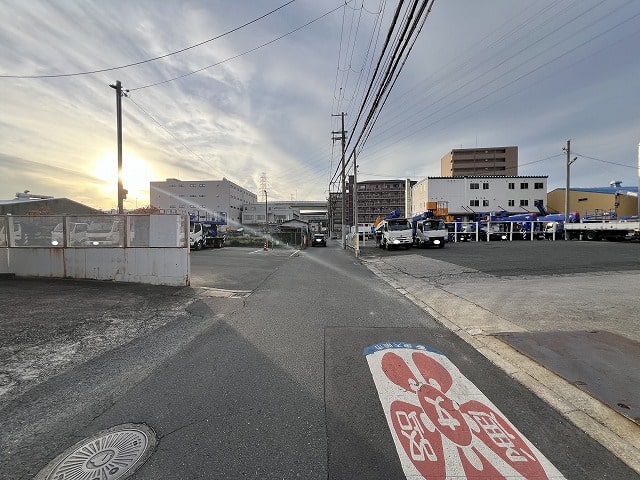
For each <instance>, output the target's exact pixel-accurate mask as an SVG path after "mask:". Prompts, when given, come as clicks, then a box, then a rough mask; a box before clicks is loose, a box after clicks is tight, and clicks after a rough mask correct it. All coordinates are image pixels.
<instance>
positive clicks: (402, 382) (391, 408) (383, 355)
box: [364, 342, 564, 480]
mask: <svg viewBox="0 0 640 480" xmlns="http://www.w3.org/2000/svg"><path fill="white" fill-rule="evenodd" d="M364 354H365V355H366V357H367V362H368V363H369V369H370V370H371V374H372V376H373V380H374V382H375V384H376V388H377V390H378V396H379V397H380V402H381V403H382V407H383V409H384V412H385V416H386V418H387V423H388V425H389V429H390V430H391V434H392V436H393V439H394V442H395V445H396V450H397V452H398V456H399V458H400V462H401V464H402V468H403V470H404V473H405V475H406V476H407V478H411V479H419V478H424V479H427V480H444V479H445V478H446V479H453V478H455V479H480V478H482V479H492V480H493V479H497V480H501V479H505V480H506V479H509V480H511V479H514V478H520V479H527V480H534V479H535V480H558V479H564V477H563V476H562V474H561V473H560V472H559V471H558V470H557V469H556V468H555V467H554V466H553V465H552V464H551V462H549V461H548V460H547V459H546V458H545V457H544V456H543V455H542V453H540V451H538V450H537V449H536V448H535V447H534V446H533V444H531V442H529V441H528V440H527V439H526V438H525V437H524V436H523V435H522V434H521V433H520V432H519V431H518V430H517V429H516V428H515V427H514V426H513V424H512V423H511V422H509V420H508V419H507V418H506V417H505V416H504V415H503V414H502V413H501V412H500V410H498V408H497V407H496V406H495V405H494V404H493V403H491V401H490V400H489V399H488V398H487V397H486V396H485V395H484V394H483V393H482V392H481V391H480V390H479V389H478V388H477V387H476V386H475V385H474V384H473V383H471V382H470V381H469V380H468V379H467V378H466V377H465V376H464V375H462V373H460V371H459V370H458V369H457V367H456V366H455V365H454V364H453V363H452V362H451V361H450V360H449V359H448V358H447V357H445V356H444V355H442V354H441V353H439V352H436V351H434V350H432V349H430V348H429V347H425V346H422V345H413V344H407V343H402V342H387V343H383V344H377V345H373V346H371V347H368V348H367V349H365V351H364Z"/></svg>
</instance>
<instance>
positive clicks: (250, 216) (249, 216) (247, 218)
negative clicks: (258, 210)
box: [244, 215, 253, 220]
mask: <svg viewBox="0 0 640 480" xmlns="http://www.w3.org/2000/svg"><path fill="white" fill-rule="evenodd" d="M244 219H245V220H253V215H245V216H244Z"/></svg>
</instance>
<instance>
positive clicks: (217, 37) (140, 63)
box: [0, 0, 296, 79]
mask: <svg viewBox="0 0 640 480" xmlns="http://www.w3.org/2000/svg"><path fill="white" fill-rule="evenodd" d="M295 1H296V0H290V1H289V2H287V3H285V4H284V5H281V6H279V7H278V8H276V9H274V10H271V11H270V12H269V13H265V14H264V15H262V16H260V17H258V18H255V19H253V20H251V21H250V22H247V23H245V24H243V25H240V26H239V27H236V28H234V29H232V30H229V31H228V32H225V33H223V34H220V35H218V36H215V37H213V38H210V39H208V40H205V41H203V42H200V43H196V44H195V45H191V46H189V47H185V48H182V49H180V50H176V51H175V52H171V53H166V54H164V55H160V56H159V57H154V58H149V59H147V60H141V61H139V62H134V63H129V64H127V65H120V66H118V67H109V68H102V69H99V70H91V71H88V72H76V73H62V74H55V75H53V74H51V75H0V78H16V79H37V78H59V77H77V76H81V75H93V74H96V73H103V72H112V71H114V70H121V69H124V68H129V67H135V66H137V65H142V64H145V63H149V62H154V61H156V60H160V59H163V58H167V57H170V56H172V55H177V54H178V53H183V52H186V51H187V50H191V49H194V48H197V47H200V46H202V45H205V44H207V43H210V42H213V41H214V40H219V39H221V38H222V37H225V36H227V35H230V34H232V33H234V32H237V31H238V30H241V29H243V28H244V27H247V26H249V25H251V24H252V23H256V22H258V21H260V20H262V19H263V18H266V17H268V16H269V15H271V14H272V13H275V12H277V11H278V10H281V9H283V8H284V7H286V6H287V5H290V4H292V3H293V2H295Z"/></svg>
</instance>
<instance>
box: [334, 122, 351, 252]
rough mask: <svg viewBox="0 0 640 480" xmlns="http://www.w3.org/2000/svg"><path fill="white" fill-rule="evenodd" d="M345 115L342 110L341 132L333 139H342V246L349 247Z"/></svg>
mask: <svg viewBox="0 0 640 480" xmlns="http://www.w3.org/2000/svg"><path fill="white" fill-rule="evenodd" d="M333 116H334V117H337V116H338V115H333ZM344 116H345V113H344V112H342V113H341V114H340V117H341V118H342V125H341V130H340V131H339V132H331V133H333V134H334V135H337V134H339V135H340V136H339V137H335V136H334V137H333V140H338V139H340V140H341V145H342V148H341V150H342V226H341V230H342V240H341V241H342V248H343V249H346V248H347V241H346V238H345V237H346V235H347V233H346V230H345V228H346V225H345V223H346V221H347V219H346V210H347V192H346V190H347V187H346V172H345V168H346V167H345V147H346V132H345V130H344Z"/></svg>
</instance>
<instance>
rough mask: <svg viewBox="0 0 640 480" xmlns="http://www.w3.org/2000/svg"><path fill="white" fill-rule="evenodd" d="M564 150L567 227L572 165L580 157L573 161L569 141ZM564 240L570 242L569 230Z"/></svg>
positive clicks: (565, 221)
mask: <svg viewBox="0 0 640 480" xmlns="http://www.w3.org/2000/svg"><path fill="white" fill-rule="evenodd" d="M563 150H564V151H566V152H567V178H566V185H565V191H564V224H565V226H566V225H567V223H569V218H570V213H569V207H570V206H571V205H570V202H569V198H570V195H571V180H570V179H571V164H572V163H573V162H575V161H576V159H577V158H578V157H576V158H574V159H573V160H571V140H567V146H566V147H564V148H563ZM564 239H565V240H569V230H567V229H566V228H565V229H564Z"/></svg>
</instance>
